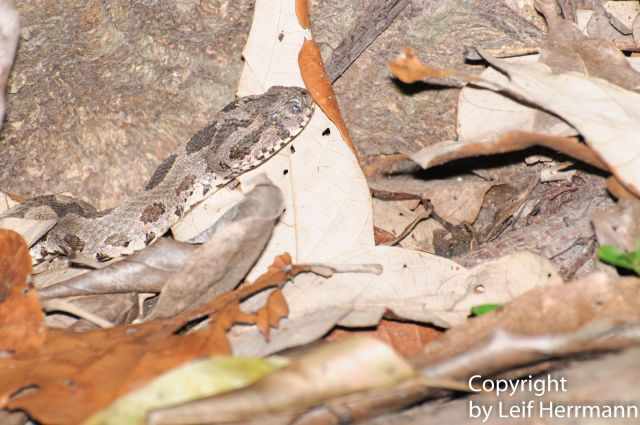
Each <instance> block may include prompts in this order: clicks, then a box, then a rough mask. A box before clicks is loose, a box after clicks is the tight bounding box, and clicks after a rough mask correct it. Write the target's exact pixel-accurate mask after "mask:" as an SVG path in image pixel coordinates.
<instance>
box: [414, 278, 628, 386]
mask: <svg viewBox="0 0 640 425" xmlns="http://www.w3.org/2000/svg"><path fill="white" fill-rule="evenodd" d="M639 321H640V279H637V278H611V277H608V276H607V275H605V274H603V273H594V274H591V275H589V276H587V277H585V278H583V279H579V280H576V281H573V282H569V283H567V284H566V285H559V286H554V287H549V288H536V289H533V290H531V291H529V292H527V293H525V294H523V295H521V296H520V297H518V298H517V299H515V300H514V301H512V302H510V303H508V304H506V305H505V306H504V307H503V308H501V309H499V310H497V311H494V312H491V313H488V314H485V315H482V316H480V317H477V318H475V319H473V320H470V321H469V322H467V323H466V324H465V325H463V326H460V327H458V328H456V329H452V330H451V331H449V332H447V333H446V334H445V335H444V336H443V337H442V338H440V339H438V340H437V341H435V342H434V343H433V344H430V345H429V346H427V347H425V351H424V353H423V354H422V355H420V356H419V357H418V358H416V359H415V360H416V362H417V363H419V364H422V365H424V366H425V367H426V369H425V373H427V375H428V376H433V377H443V376H446V377H447V378H464V377H465V376H466V374H467V373H480V374H486V375H490V374H492V373H495V372H496V371H498V370H505V369H508V368H510V367H514V366H517V365H522V364H526V363H528V362H531V361H536V360H540V359H542V358H544V357H545V356H546V355H547V353H544V352H540V351H536V350H533V351H532V352H530V351H528V350H519V349H518V347H517V344H515V345H513V346H512V345H509V344H507V345H506V347H507V350H506V351H505V352H504V353H501V355H500V356H498V355H497V353H496V352H494V351H491V350H492V349H494V348H495V347H496V344H497V343H498V342H500V336H499V335H498V336H495V334H496V333H499V332H501V333H502V335H505V334H509V335H512V336H515V337H541V338H542V339H545V338H546V339H548V340H549V342H551V340H554V341H556V342H558V343H559V344H560V343H562V338H566V342H567V343H568V344H570V345H571V347H572V348H571V350H568V351H571V352H581V351H591V350H611V349H615V347H622V346H625V344H627V345H628V344H629V342H631V341H632V340H630V339H629V338H616V337H615V336H614V335H613V334H612V337H611V338H606V337H605V338H595V339H590V338H584V337H583V336H584V335H583V336H580V337H578V336H576V335H579V332H582V331H583V330H584V329H587V331H585V332H586V334H587V335H591V333H592V331H593V332H595V333H594V335H600V332H598V331H597V329H596V328H598V326H600V325H597V326H596V324H597V323H600V324H604V325H603V326H604V327H609V326H620V325H626V324H637V323H638V322H639ZM589 326H596V328H591V331H589V330H588V327H589ZM604 335H605V336H606V332H605V333H604ZM492 338H493V339H492ZM495 338H498V340H497V342H496V339H495ZM554 338H560V340H556V339H554ZM515 342H516V341H514V343H515ZM574 343H577V345H575V344H574ZM492 344H493V345H492ZM541 346H544V344H542V345H541ZM548 346H549V347H552V345H548ZM562 347H564V348H562V351H563V352H564V351H567V348H566V347H567V346H566V345H562ZM548 354H552V353H548Z"/></svg>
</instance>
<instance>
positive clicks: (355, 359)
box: [148, 337, 413, 425]
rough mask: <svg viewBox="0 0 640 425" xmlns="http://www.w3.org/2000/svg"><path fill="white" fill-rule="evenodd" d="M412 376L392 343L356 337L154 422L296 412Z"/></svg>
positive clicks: (161, 412)
mask: <svg viewBox="0 0 640 425" xmlns="http://www.w3.org/2000/svg"><path fill="white" fill-rule="evenodd" d="M412 375H413V369H412V368H411V366H410V365H409V364H408V363H406V361H405V360H404V359H403V358H402V357H400V356H398V355H397V354H396V353H395V352H394V351H393V350H392V349H391V348H390V347H389V346H387V345H386V344H383V343H382V342H380V341H377V340H375V339H371V338H364V337H353V338H349V339H345V340H342V341H338V342H334V343H331V344H325V345H323V346H320V347H318V348H316V349H315V350H312V351H310V352H309V353H307V354H304V355H302V356H301V357H300V358H297V359H293V360H291V363H290V364H289V365H288V366H286V367H284V368H282V369H280V370H277V371H275V372H274V373H272V374H270V375H268V376H266V377H265V378H263V379H262V380H260V381H258V382H256V383H255V384H253V385H251V386H249V387H247V388H244V389H241V390H237V391H233V392H230V393H227V394H223V395H220V396H214V397H211V398H206V399H203V400H199V401H194V402H189V403H185V404H183V405H179V406H176V407H168V408H164V409H157V410H155V411H153V412H151V413H150V414H149V416H148V423H149V424H153V425H162V424H173V423H233V422H236V421H243V420H246V419H251V418H256V417H261V418H262V417H264V416H267V417H268V416H270V415H272V414H277V412H278V411H286V412H290V413H293V414H295V413H299V412H302V411H304V410H306V409H308V408H309V407H310V406H313V405H314V404H317V403H319V402H321V401H323V400H325V399H328V398H332V397H336V396H339V395H344V394H349V393H353V392H357V391H363V390H366V389H370V388H377V387H387V386H389V385H393V384H395V383H397V382H400V381H403V380H405V379H407V378H409V377H411V376H412ZM310 382H312V383H313V385H309V383H310Z"/></svg>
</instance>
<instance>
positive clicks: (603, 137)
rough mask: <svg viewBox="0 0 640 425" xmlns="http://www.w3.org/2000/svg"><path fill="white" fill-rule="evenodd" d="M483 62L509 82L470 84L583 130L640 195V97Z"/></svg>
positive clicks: (579, 78)
mask: <svg viewBox="0 0 640 425" xmlns="http://www.w3.org/2000/svg"><path fill="white" fill-rule="evenodd" d="M480 53H482V52H480ZM483 58H484V59H485V60H486V61H487V62H489V64H490V65H491V66H493V67H494V68H497V69H500V70H502V71H503V72H504V73H505V74H506V75H507V76H508V77H509V79H508V80H507V81H496V80H492V81H490V80H486V79H483V78H473V79H467V81H470V82H473V84H475V85H477V86H480V87H484V88H488V89H490V90H493V91H502V92H505V93H509V94H510V95H512V96H514V97H516V98H519V99H524V100H526V101H528V102H529V103H531V104H533V105H537V106H539V107H540V108H543V109H545V110H548V111H550V112H552V113H554V114H556V115H558V116H560V117H562V118H563V119H565V120H566V121H567V122H568V123H569V124H571V125H573V126H574V127H575V128H576V129H577V130H578V131H580V133H581V134H582V136H583V137H584V138H585V139H586V141H587V144H588V145H589V146H590V147H591V148H592V149H593V150H594V151H595V152H596V153H597V155H598V156H600V157H601V159H602V160H603V162H605V163H606V164H607V166H608V168H609V170H610V171H611V172H612V173H613V174H614V175H615V176H616V177H617V178H618V180H619V181H620V182H621V183H622V184H623V185H625V187H626V188H627V189H629V190H630V191H632V192H634V193H635V194H640V166H638V164H637V162H638V159H640V144H638V141H637V140H636V137H635V135H636V134H638V133H639V132H640V127H638V122H640V119H639V118H638V117H640V94H638V93H635V92H632V91H629V90H625V89H623V88H621V87H619V86H616V85H613V84H611V83H608V82H607V81H605V80H602V79H598V78H591V77H588V76H585V75H583V74H578V73H574V72H569V73H563V74H558V75H555V74H553V73H552V71H551V70H550V68H549V67H547V66H546V65H544V64H540V63H536V64H530V65H528V66H525V65H520V64H513V63H510V62H508V61H504V60H497V59H495V58H491V57H489V56H487V55H483ZM399 60H403V59H402V58H400V59H399ZM458 75H459V76H462V75H461V74H458ZM462 77H463V78H464V76H462ZM428 149H429V148H427V149H424V150H423V151H421V152H418V153H417V154H416V155H414V156H412V159H414V161H416V162H417V163H419V164H421V165H422V156H423V155H427V156H428V154H427V153H425V151H427V150H428Z"/></svg>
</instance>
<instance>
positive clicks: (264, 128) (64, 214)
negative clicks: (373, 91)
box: [0, 86, 313, 262]
mask: <svg viewBox="0 0 640 425" xmlns="http://www.w3.org/2000/svg"><path fill="white" fill-rule="evenodd" d="M312 113H313V102H312V100H311V97H310V96H309V94H308V92H307V91H306V90H305V89H302V88H299V87H283V86H274V87H271V88H270V89H269V90H268V91H267V92H266V93H264V94H262V95H258V96H247V97H242V98H239V99H237V100H235V101H233V102H231V103H229V104H228V105H227V106H225V107H224V108H223V109H222V110H221V111H220V112H218V113H217V114H216V116H215V117H214V119H213V120H212V122H211V124H209V125H208V126H207V127H205V128H203V129H202V130H200V131H199V132H198V133H196V134H195V135H194V136H193V137H192V138H191V140H189V141H188V142H187V143H185V144H184V145H182V146H181V147H180V148H178V150H176V151H175V152H174V153H173V154H171V155H170V156H169V157H167V158H166V159H165V160H164V161H163V162H162V163H161V164H160V165H159V166H158V167H157V169H156V170H155V172H154V173H153V175H152V176H151V178H150V180H149V181H148V183H147V184H146V186H145V188H144V190H143V191H141V192H139V193H136V194H134V195H133V196H131V197H129V198H128V199H126V200H125V201H124V202H123V203H122V204H121V205H119V206H117V207H116V208H113V209H111V210H105V211H96V210H95V209H94V208H93V207H92V206H91V205H89V204H86V203H84V202H81V201H77V200H75V199H73V198H70V197H65V196H60V195H44V196H38V197H35V198H32V199H30V200H27V201H26V202H24V203H22V204H20V205H18V206H16V207H14V208H12V209H10V210H9V211H7V212H6V213H4V214H3V215H2V216H1V217H0V218H2V217H19V218H30V219H50V218H52V217H55V218H56V219H57V220H58V221H57V223H56V225H55V226H54V227H53V228H52V229H51V230H50V231H49V232H48V233H47V235H46V236H45V237H44V238H43V239H42V240H41V241H39V242H38V243H37V244H36V245H34V248H32V250H31V252H32V255H34V259H36V260H38V259H44V258H48V257H52V256H59V255H65V256H75V257H78V258H91V259H95V260H97V261H101V262H103V261H108V260H110V259H112V258H116V257H119V256H124V255H129V254H132V253H133V252H135V251H139V250H141V249H143V248H145V247H146V246H148V245H149V244H151V243H153V242H154V241H155V240H157V239H158V238H159V237H161V236H162V235H163V234H165V233H166V232H167V231H168V230H169V228H170V227H171V226H173V225H174V224H175V223H176V222H177V221H178V220H179V219H180V218H182V217H183V216H184V215H185V214H186V213H187V212H188V211H189V210H190V209H191V208H192V207H193V206H194V205H195V204H197V203H198V202H200V201H202V200H203V199H204V198H206V197H207V196H208V195H210V194H211V193H213V192H214V191H215V190H214V189H215V188H219V187H222V186H224V185H225V184H227V183H229V182H230V181H231V180H233V179H234V178H235V177H238V176H239V175H241V174H243V173H244V172H246V171H248V170H250V169H252V168H255V167H257V166H258V165H260V164H262V163H263V162H265V161H266V160H267V159H269V158H270V157H271V156H273V155H275V154H276V153H277V152H278V151H279V150H280V149H282V148H283V147H284V146H285V145H287V144H288V143H289V142H290V141H291V140H292V139H293V138H295V137H296V136H297V135H298V134H299V133H300V132H301V131H302V129H303V128H304V127H305V126H306V124H307V123H308V122H309V120H310V118H311V115H312Z"/></svg>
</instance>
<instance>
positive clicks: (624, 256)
mask: <svg viewBox="0 0 640 425" xmlns="http://www.w3.org/2000/svg"><path fill="white" fill-rule="evenodd" d="M598 258H599V259H600V260H601V261H603V262H605V263H608V264H611V265H614V266H618V267H622V268H625V269H628V270H632V271H634V272H635V273H636V274H640V249H637V250H635V251H630V252H625V251H622V250H621V249H619V248H616V247H615V246H612V245H602V246H601V247H599V248H598Z"/></svg>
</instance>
